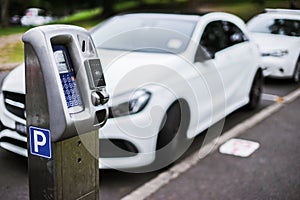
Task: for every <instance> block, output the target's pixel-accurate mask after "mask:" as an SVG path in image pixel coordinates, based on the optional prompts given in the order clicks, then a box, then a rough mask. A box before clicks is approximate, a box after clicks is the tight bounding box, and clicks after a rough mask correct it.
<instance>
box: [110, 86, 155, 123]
mask: <svg viewBox="0 0 300 200" xmlns="http://www.w3.org/2000/svg"><path fill="white" fill-rule="evenodd" d="M150 97H151V93H150V92H149V91H146V90H136V91H135V92H134V93H126V94H123V95H120V96H116V97H115V98H112V104H113V105H111V106H110V107H109V117H110V118H113V117H120V116H124V115H130V114H135V113H138V112H140V111H141V110H143V109H144V108H145V106H146V105H147V103H148V102H149V100H150Z"/></svg>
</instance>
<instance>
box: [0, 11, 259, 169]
mask: <svg viewBox="0 0 300 200" xmlns="http://www.w3.org/2000/svg"><path fill="white" fill-rule="evenodd" d="M91 35H92V37H93V40H94V42H95V45H96V47H97V49H98V51H99V52H98V54H99V55H100V59H101V62H102V65H103V70H104V73H105V78H106V82H107V91H108V92H109V94H110V96H111V100H110V102H109V109H110V116H109V119H108V121H107V123H106V125H105V126H104V127H103V128H101V129H100V131H99V139H100V162H99V163H100V166H99V167H100V168H116V169H133V168H137V167H143V168H144V169H146V168H147V167H149V166H151V169H150V168H148V169H147V170H154V169H159V168H161V167H165V166H167V165H169V164H170V163H171V162H173V161H174V160H175V159H177V158H178V157H179V156H180V155H182V154H183V153H184V152H185V150H186V149H187V148H188V147H189V145H190V143H191V141H192V138H193V137H195V136H196V135H198V134H199V133H201V132H203V131H204V130H205V129H207V128H209V127H210V126H211V125H213V124H214V123H216V122H217V121H219V120H221V119H223V118H224V117H225V116H226V115H228V114H230V113H231V112H233V111H235V110H237V109H238V108H241V107H243V106H245V105H246V106H248V107H249V108H255V107H256V106H257V105H258V104H259V99H260V94H261V91H262V78H263V75H262V69H261V67H260V55H259V51H258V48H257V46H256V45H255V43H253V41H251V39H250V36H249V32H248V31H247V29H246V26H245V24H244V22H243V21H242V20H241V19H239V18H238V17H236V16H234V15H231V14H226V13H221V12H216V13H209V14H205V15H201V16H198V15H183V14H126V15H119V16H115V17H112V18H110V19H108V20H107V21H106V22H104V23H101V24H100V25H99V26H97V27H95V28H94V29H93V30H92V31H91ZM24 73H25V72H24V66H23V65H21V66H19V67H18V68H16V69H15V70H13V71H12V72H11V73H10V74H9V75H8V76H7V77H6V79H5V80H4V82H3V87H2V91H1V94H0V110H1V113H0V119H1V121H2V123H3V125H4V126H5V128H4V130H2V131H1V132H0V146H2V147H3V148H5V149H7V150H10V151H13V152H15V153H18V154H20V155H23V156H27V150H26V129H25V123H26V120H25V118H26V112H25V95H24V94H25V86H24V85H25V84H24V82H25V80H24V77H25V75H24Z"/></svg>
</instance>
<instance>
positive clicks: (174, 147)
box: [153, 101, 192, 170]
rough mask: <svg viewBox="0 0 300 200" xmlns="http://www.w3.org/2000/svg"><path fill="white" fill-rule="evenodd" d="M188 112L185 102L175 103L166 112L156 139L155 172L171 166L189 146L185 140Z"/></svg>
mask: <svg viewBox="0 0 300 200" xmlns="http://www.w3.org/2000/svg"><path fill="white" fill-rule="evenodd" d="M189 122H190V111H189V108H188V105H187V103H186V102H185V101H176V102H175V103H173V105H172V106H171V107H170V108H169V109H168V110H167V112H166V114H165V117H164V120H163V122H162V125H161V129H160V132H159V134H158V139H157V148H156V157H155V162H154V165H153V166H154V167H155V168H156V170H158V169H164V168H166V167H169V166H170V165H172V164H173V163H174V162H175V161H176V160H177V159H178V158H180V157H181V155H183V154H184V152H185V151H186V150H187V149H188V147H189V146H190V144H191V142H192V140H190V139H188V138H187V134H186V133H187V129H188V125H189Z"/></svg>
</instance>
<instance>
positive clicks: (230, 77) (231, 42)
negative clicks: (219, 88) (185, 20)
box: [215, 21, 254, 112]
mask: <svg viewBox="0 0 300 200" xmlns="http://www.w3.org/2000/svg"><path fill="white" fill-rule="evenodd" d="M221 24H222V29H223V32H224V40H225V42H226V45H225V46H226V47H225V48H224V49H223V50H222V51H220V52H217V53H216V56H215V61H216V65H218V67H219V70H220V74H221V76H222V78H223V81H224V86H225V88H226V104H227V109H228V112H232V111H233V110H235V109H237V108H238V107H240V106H241V105H242V104H243V102H244V100H245V97H247V96H248V89H247V88H248V85H249V82H251V80H250V77H251V74H252V71H253V67H254V66H253V65H254V56H253V52H252V47H251V44H250V43H249V41H248V38H247V37H246V35H245V34H244V33H243V32H242V30H241V29H240V28H239V27H238V26H237V25H235V24H234V23H232V22H229V21H222V22H221Z"/></svg>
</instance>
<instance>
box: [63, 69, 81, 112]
mask: <svg viewBox="0 0 300 200" xmlns="http://www.w3.org/2000/svg"><path fill="white" fill-rule="evenodd" d="M60 80H61V83H62V85H63V90H64V94H65V99H66V102H67V106H68V108H71V107H75V106H81V105H82V102H81V98H80V95H79V91H78V88H77V85H76V81H75V76H74V73H72V72H70V73H64V74H60Z"/></svg>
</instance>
